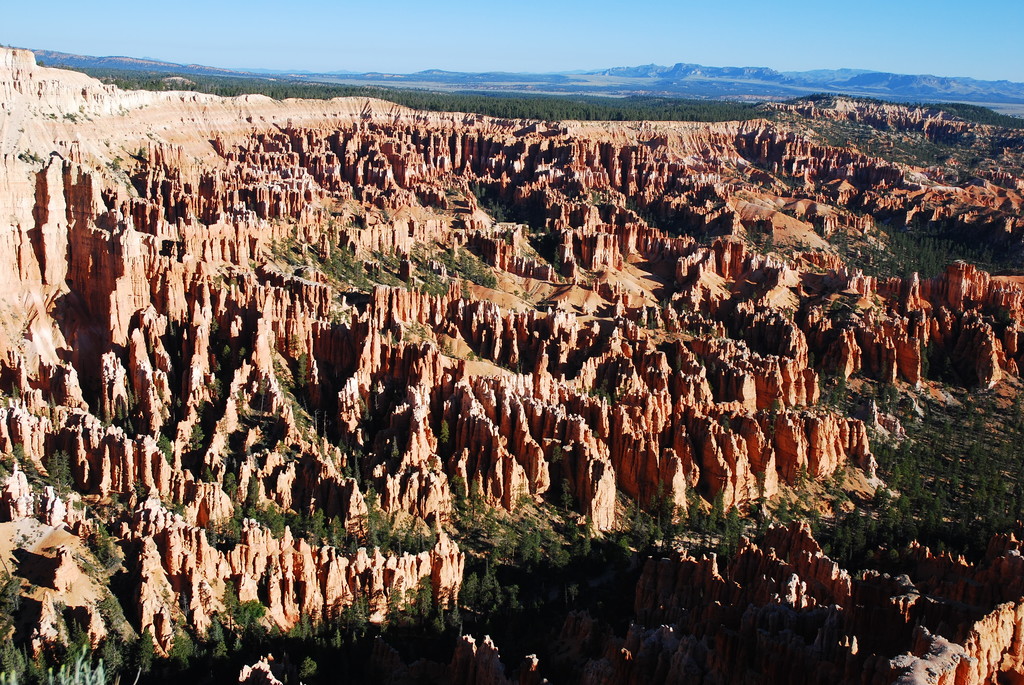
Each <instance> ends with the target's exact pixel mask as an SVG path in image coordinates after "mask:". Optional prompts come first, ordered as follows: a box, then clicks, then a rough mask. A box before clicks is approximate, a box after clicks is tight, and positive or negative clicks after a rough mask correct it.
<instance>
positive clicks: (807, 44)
mask: <svg viewBox="0 0 1024 685" xmlns="http://www.w3.org/2000/svg"><path fill="white" fill-rule="evenodd" d="M0 43H3V44H6V45H17V46H21V47H31V48H44V49H51V50H60V51H64V52H75V53H80V54H89V55H129V56H133V57H153V58H157V59H162V60H167V61H172V62H192V63H199V64H208V65H213V66H222V67H232V68H238V67H248V68H280V69H296V70H298V69H305V70H317V71H335V70H351V71H371V70H373V71H392V72H411V71H418V70H420V69H432V68H437V69H449V70H457V71H488V70H503V71H563V70H572V69H596V68H602V67H611V66H634V65H639V64H649V63H656V64H674V63H676V62H697V63H700V64H707V65H711V66H768V67H773V68H775V69H779V70H782V71H785V70H799V69H813V68H838V67H855V68H863V69H876V70H880V71H894V72H898V73H913V74H919V73H931V74H937V75H941V76H973V77H975V78H982V79H1009V80H1013V81H1024V2H1022V1H1021V0H989V1H988V2H984V3H980V2H979V3H964V2H962V1H961V2H951V1H949V0H932V1H931V2H922V1H920V0H887V1H885V2H881V1H878V0H858V1H856V2H834V1H832V0H818V1H816V2H809V1H804V0H789V1H786V2H767V1H762V2H750V1H747V0H737V1H734V2H728V3H727V2H721V1H719V2H715V1H714V0H704V1H702V2H693V1H691V0H674V1H673V0H638V1H635V2H631V3H625V2H610V1H608V0H588V1H585V2H584V1H579V0H569V1H564V2H559V1H558V0H548V1H546V2H544V1H539V0H521V1H519V2H509V3H487V2H486V1H484V2H469V1H468V0H439V1H437V2H434V3H428V2H422V1H421V2H413V1H407V0H394V1H392V2H381V1H380V0H376V1H374V2H368V1H366V0H364V1H363V2H358V3H356V2H350V1H348V0H343V1H337V2H330V1H328V0H299V1H298V2H292V3H284V2H266V1H265V0H250V1H248V2H237V1H232V2H216V1H214V0H207V1H205V2H200V1H196V0H183V1H181V2H177V3H151V2H138V1H136V2H102V1H97V2H88V1H86V0H74V1H71V2H69V1H66V0H51V1H49V2H41V1H39V0H36V1H35V2H12V3H10V4H9V6H8V7H7V8H5V10H4V17H3V21H2V23H0Z"/></svg>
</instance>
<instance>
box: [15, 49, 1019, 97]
mask: <svg viewBox="0 0 1024 685" xmlns="http://www.w3.org/2000/svg"><path fill="white" fill-rule="evenodd" d="M34 52H35V54H36V57H37V59H39V60H40V61H42V62H43V63H45V64H48V65H52V66H67V67H71V68H75V69H118V70H129V71H142V72H154V73H164V74H175V75H181V76H188V75H207V76H231V77H254V78H276V79H292V80H296V81H305V82H321V83H348V84H364V85H381V86H390V87H407V88H426V89H432V90H449V91H450V90H470V91H478V92H495V93H552V94H574V93H575V94H587V95H609V96H624V95H656V96H670V97H671V96H675V97H698V98H728V99H737V100H764V99H782V98H793V97H800V96H802V95H807V94H810V93H816V92H831V93H842V94H846V95H855V96H861V97H874V98H881V99H888V100H901V101H908V100H909V101H937V102H970V103H976V104H986V105H999V104H1013V105H1021V104H1024V83H1014V82H1012V81H981V80H978V79H973V78H966V77H946V76H931V75H920V74H919V75H908V74H892V73H888V72H880V71H867V70H863V69H816V70H813V71H788V72H780V71H775V70H774V69H769V68H767V67H708V66H704V65H701V64H683V63H680V64H674V65H672V66H661V65H657V64H647V65H643V66H637V67H613V68H611V69H599V70H595V71H586V72H564V73H550V74H525V73H524V74H517V73H505V72H485V73H471V72H454V71H443V70H440V69H430V70H427V71H420V72H416V73H413V74H389V73H374V72H371V73H352V72H345V71H337V72H330V73H314V72H290V71H274V70H268V69H252V70H232V69H220V68H217V67H209V66H202V65H198V64H175V63H172V62H161V61H158V60H152V59H139V58H134V57H90V56H85V55H73V54H68V53H63V52H54V51H51V50H34Z"/></svg>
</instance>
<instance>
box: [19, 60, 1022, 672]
mask: <svg viewBox="0 0 1024 685" xmlns="http://www.w3.org/2000/svg"><path fill="white" fill-rule="evenodd" d="M0 92H2V95H3V97H2V101H0V155H2V157H0V217H3V219H4V222H5V223H4V226H3V232H2V234H0V292H2V296H0V390H2V391H3V404H2V406H0V451H2V452H3V459H2V467H3V473H2V474H0V476H2V478H0V521H2V522H0V558H2V560H3V561H4V565H3V577H2V579H0V580H2V583H0V584H2V587H0V590H2V592H0V612H2V617H3V620H4V623H3V625H4V629H5V630H6V631H7V634H8V635H9V636H11V637H12V640H9V641H8V642H7V643H6V644H5V646H4V647H3V648H2V650H0V664H2V668H3V670H4V671H6V672H8V673H11V674H16V675H18V676H21V677H24V678H26V679H31V678H32V677H37V676H38V673H39V669H40V668H42V667H43V665H45V664H46V663H53V662H54V661H58V662H62V661H66V660H67V659H69V658H73V656H74V655H75V654H77V650H78V649H79V648H83V647H84V648H88V649H91V650H94V651H95V654H96V656H97V657H99V656H103V657H104V660H105V663H106V664H107V666H108V668H109V669H110V670H111V671H119V672H121V673H122V674H123V677H124V678H134V676H135V673H136V672H137V671H143V672H145V674H146V675H145V676H144V678H147V677H148V678H149V679H150V680H151V681H152V682H176V681H178V679H179V678H181V677H183V674H187V675H188V677H190V678H191V677H194V678H195V679H196V680H197V682H220V681H222V680H223V679H225V678H228V679H231V680H235V679H237V678H238V672H239V669H242V667H243V665H245V669H244V670H243V672H242V678H243V680H245V681H246V682H253V683H257V682H271V683H272V682H279V681H280V682H299V681H300V680H301V681H303V682H310V683H316V682H323V683H333V682H348V681H350V680H351V681H353V682H395V683H398V682H449V683H492V682H493V683H502V682H513V681H516V680H518V681H519V682H521V683H534V682H543V681H544V680H545V679H548V680H550V681H551V682H579V683H633V682H635V683H641V682H694V683H698V682H701V683H703V682H706V683H719V682H765V683H767V682H808V683H826V682H827V683H834V682H851V683H853V682H856V683H888V682H905V683H925V682H933V683H957V684H963V683H983V682H1019V681H1020V680H1021V679H1022V678H1024V644H1022V642H1024V586H1022V582H1024V581H1022V579H1024V562H1022V560H1021V543H1020V542H1019V540H1018V537H1015V534H1016V535H1017V536H1019V535H1020V531H1019V530H1018V529H1017V528H1016V523H1017V521H1018V519H1019V518H1020V516H1021V506H1022V503H1024V495H1022V494H1021V483H1020V482H1018V481H1019V479H1020V474H1019V456H1018V454H1017V451H1016V450H1017V447H1018V446H1019V442H1018V441H1017V439H1018V437H1019V436H1020V427H1021V426H1022V425H1024V421H1021V419H1020V417H1021V411H1020V405H1019V403H1018V402H1017V399H1016V398H1017V395H1018V391H1019V381H1018V376H1019V373H1020V365H1021V363H1022V362H1024V328H1022V325H1024V280H1022V278H1024V277H1022V276H1020V275H1018V274H1017V273H1016V272H1013V271H1009V270H1005V271H1000V272H998V273H989V272H987V271H985V270H982V269H981V268H979V267H978V266H977V265H975V264H972V263H969V262H967V261H954V260H953V259H946V257H955V256H957V255H958V254H959V253H958V252H957V250H961V251H962V252H963V254H964V255H966V256H971V255H973V254H975V253H977V254H982V253H984V254H985V261H986V263H987V264H991V265H993V266H995V267H1000V268H1001V267H1005V266H1007V265H1011V264H1014V263H1019V262H1020V256H1021V254H1022V245H1024V241H1022V239H1024V215H1022V204H1024V180H1022V176H1021V161H1022V159H1024V138H1022V137H1021V136H1020V133H1019V132H1014V131H1009V130H1004V129H999V128H996V127H993V126H985V125H980V124H973V123H969V122H965V121H963V120H960V119H957V118H956V117H953V116H951V115H949V114H946V113H943V112H936V111H932V110H927V109H913V108H906V107H901V106H896V105H882V104H878V103H865V102H858V101H853V100H844V99H839V100H836V101H833V102H820V101H819V102H807V103H804V104H803V105H773V107H774V108H775V109H776V110H777V111H778V112H781V113H782V114H784V115H785V116H784V117H783V118H779V119H775V120H773V121H766V120H753V121H745V122H726V123H716V124H699V123H648V122H637V123H599V122H597V123H595V122H591V123H579V122H547V123H545V122H537V121H524V120H501V119H492V118H487V117H483V116H478V115H474V114H456V113H451V114H443V113H423V112H419V111H415V110H410V109H405V108H402V107H399V106H397V105H393V104H390V103H387V102H383V101H375V100H367V99H365V98H353V99H336V100H329V101H300V100H288V101H283V102H278V101H274V100H271V99H270V98H266V97H262V96H255V95H253V96H242V97H239V98H220V97H216V96H213V95H204V94H199V93H175V92H137V91H121V90H118V89H116V88H114V87H113V86H105V85H102V84H101V83H99V82H98V81H95V80H93V79H90V78H88V77H86V76H84V75H81V74H75V73H73V72H68V71H63V70H55V69H47V68H42V67H39V66H37V65H36V64H35V62H34V59H33V57H32V55H31V53H28V52H25V51H15V50H0ZM982 152H983V153H984V154H983V155H982V154H981V153H982ZM890 153H891V154H890ZM979 155H980V156H979ZM921 235H923V236H925V238H922V239H921V241H920V242H917V243H914V242H908V241H913V240H918V237H917V236H921ZM940 248H941V249H940ZM900 250H902V251H903V252H900ZM909 253H912V257H913V259H914V260H916V261H912V262H906V261H904V262H899V263H895V262H893V255H897V256H898V255H904V254H909ZM908 259H909V257H908ZM947 262H948V263H947ZM908 263H912V264H913V265H914V266H915V268H914V269H910V270H908V269H905V268H903V267H906V266H907V264H908ZM929 269H930V271H928V270H929ZM920 271H924V273H919V272H920ZM973 398H982V400H983V401H985V402H990V403H991V404H992V405H993V406H995V407H997V408H998V412H1001V413H988V414H985V415H984V417H983V419H979V421H980V423H977V424H976V427H975V428H974V432H976V433H978V434H981V433H986V432H987V433H988V434H989V435H990V437H991V439H992V440H993V441H994V442H992V444H991V446H990V447H991V449H988V450H987V451H985V450H978V454H976V455H975V454H974V452H972V451H971V450H972V449H973V448H971V447H970V445H968V444H967V443H966V442H964V441H963V440H964V439H963V438H960V437H958V438H953V437H952V432H955V431H954V430H953V427H955V426H958V425H961V424H959V423H957V421H961V422H962V423H963V425H967V424H968V423H969V422H970V421H972V419H971V416H973V415H974V414H977V415H978V416H982V415H981V414H979V413H978V412H977V411H975V410H974V409H972V410H971V411H966V410H965V411H966V413H965V414H964V416H961V415H960V414H959V413H958V412H959V408H963V407H975V406H976V405H973V404H971V402H973V401H974V399H973ZM977 406H980V405H977ZM993 411H995V410H993ZM972 412H974V413H973V414H972ZM936 417H939V418H936ZM941 417H945V418H942V420H944V421H946V422H947V423H946V424H942V425H947V426H949V427H950V428H949V430H950V431H951V433H950V436H948V437H947V438H946V439H944V440H941V441H934V437H935V435H939V434H940V433H939V432H937V431H938V430H939V429H937V428H936V429H935V430H933V428H934V427H935V426H939V425H940V424H939V423H938V422H939V420H940V418H941ZM958 435H959V433H958ZM961 448H962V449H961ZM911 454H914V455H918V456H917V457H916V458H917V459H918V461H917V462H915V463H917V464H919V472H918V473H916V474H909V473H908V472H907V468H906V464H908V463H910V462H909V461H908V460H909V459H910V456H909V455H911ZM921 455H928V459H925V458H924V457H922V456H921ZM964 455H968V456H970V458H971V459H974V460H976V462H977V464H973V465H972V463H971V462H970V461H966V459H967V457H965V456H964ZM986 455H987V456H986ZM993 455H994V456H993ZM932 457H934V458H932ZM962 460H964V462H963V465H961V461H962ZM983 460H984V463H985V464H986V465H987V466H985V468H984V469H983V468H982V467H981V466H980V464H981V463H982V461H983ZM948 462H952V463H953V464H954V467H955V468H953V469H952V470H950V471H949V472H948V477H947V476H946V474H945V472H943V471H942V469H939V468H937V467H935V464H946V463H948ZM980 473H984V474H986V475H985V479H984V480H982V479H980V478H979V477H976V476H977V474H980ZM972 474H974V475H972ZM911 476H914V477H916V480H917V482H918V486H919V487H918V489H916V490H915V486H914V483H913V480H914V479H913V478H912V477H911ZM921 484H923V485H921ZM921 488H924V489H923V490H922V489H921ZM933 491H934V492H933ZM939 491H941V492H942V493H946V494H944V495H943V497H948V500H949V502H951V505H950V506H951V507H952V506H954V505H955V506H957V507H959V508H958V509H956V510H953V509H950V510H949V511H945V512H943V511H933V510H931V509H928V510H927V511H926V510H924V509H922V508H921V507H923V506H924V505H921V507H918V503H921V502H929V501H945V500H942V499H941V498H940V497H939V496H938V495H936V494H935V492H939ZM983 507H987V508H989V509H990V510H991V511H992V512H998V516H996V515H995V514H991V515H989V509H983ZM961 509H962V510H963V511H972V512H974V513H977V514H978V515H979V516H980V518H979V520H978V521H973V520H971V521H969V520H966V519H965V518H963V517H962V516H963V512H962V511H961ZM958 531H959V533H958ZM963 531H970V534H971V535H973V537H974V539H973V540H961V538H960V537H957V535H954V533H957V534H958V535H959V534H962V533H963ZM816 538H817V539H816ZM915 538H918V539H920V540H922V541H923V542H924V543H926V544H933V545H934V546H933V548H931V549H929V547H925V546H924V545H923V544H921V543H919V542H916V541H914V539H915ZM875 542H877V543H878V544H875ZM872 545H874V548H873V549H871V546H872ZM844 566H846V567H847V568H844ZM470 634H472V637H471V636H470ZM485 634H486V635H489V636H490V637H486V636H485ZM492 638H493V639H492ZM500 650H504V653H505V654H506V657H505V658H504V659H502V657H501V656H500V655H499V653H500ZM269 652H273V653H274V654H275V655H276V657H277V658H273V659H272V658H266V659H261V657H263V656H264V655H267V654H268V653H269ZM531 652H532V654H531ZM246 664H248V665H246ZM340 669H345V670H344V671H342V670H340ZM343 673H348V675H345V676H343V675H342V674H343ZM33 674H35V675H33Z"/></svg>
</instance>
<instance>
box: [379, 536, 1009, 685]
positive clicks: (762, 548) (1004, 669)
mask: <svg viewBox="0 0 1024 685" xmlns="http://www.w3.org/2000/svg"><path fill="white" fill-rule="evenodd" d="M1022 563H1024V562H1022V558H1021V554H1020V543H1019V542H1018V541H1017V540H1016V538H1013V537H1012V536H1009V537H1005V538H997V539H994V540H993V541H992V544H991V545H990V547H989V553H988V554H987V555H986V557H985V558H984V559H983V560H982V561H981V562H980V563H979V564H976V565H971V564H967V563H966V562H964V561H963V560H962V559H959V560H958V559H953V558H951V557H949V556H948V555H934V554H932V553H931V552H930V551H929V550H928V549H927V548H922V547H913V548H911V549H910V550H909V551H908V552H907V553H906V554H905V556H904V558H903V559H901V560H900V561H899V562H897V563H896V566H899V567H900V568H902V569H903V570H904V571H905V572H904V573H901V574H899V575H889V574H881V573H878V572H876V571H868V572H864V573H862V574H860V575H858V576H851V575H850V574H849V573H848V572H847V571H846V570H844V569H843V568H841V567H840V565H839V564H837V563H836V562H835V561H833V560H832V559H830V558H829V557H827V556H826V555H824V554H823V553H822V551H821V548H820V547H819V546H818V544H817V542H816V541H815V540H814V538H813V537H812V536H811V534H810V530H809V529H808V527H807V526H806V524H799V523H795V524H792V525H791V526H789V527H772V528H770V529H769V530H768V532H767V534H766V535H765V536H764V538H763V540H762V542H761V543H760V544H754V543H752V542H750V541H749V540H747V539H745V538H744V539H743V540H742V542H741V544H740V546H739V549H738V550H737V552H736V553H735V555H734V556H733V557H731V558H719V557H717V556H715V555H713V554H712V555H710V556H702V557H700V558H694V557H692V556H689V555H687V554H685V553H684V554H677V555H674V556H672V557H669V558H660V559H657V558H656V559H649V560H648V561H647V562H646V564H645V565H644V567H643V571H642V573H641V575H640V578H639V580H638V581H637V583H636V588H635V601H634V608H633V617H632V622H631V624H630V626H629V629H628V630H627V631H626V632H625V634H616V632H615V629H613V628H612V627H611V626H609V625H607V624H605V623H603V622H602V621H600V620H597V619H595V618H592V617H591V616H589V615H588V614H586V613H583V612H574V613H570V614H569V615H568V616H567V618H566V620H565V623H564V625H563V626H562V629H561V632H560V635H559V637H558V640H557V642H556V643H555V644H554V645H553V646H552V648H551V650H550V652H549V654H548V655H547V656H546V659H547V661H545V659H538V658H537V657H536V656H530V657H528V658H527V659H526V660H525V661H524V662H523V663H522V664H520V665H518V666H516V665H515V664H506V663H503V662H502V660H501V656H500V653H499V650H498V646H496V645H495V644H494V643H493V642H492V641H491V640H490V638H484V640H483V641H482V642H479V643H478V642H477V641H476V640H474V639H473V638H471V637H466V638H463V641H462V642H460V644H459V645H458V646H457V647H456V649H455V653H454V656H453V658H452V660H451V662H450V663H449V664H447V665H445V664H439V663H429V662H417V663H415V664H412V665H407V664H404V663H403V662H402V660H401V658H400V657H399V656H398V655H397V653H395V652H394V651H393V650H391V649H390V648H388V647H386V646H385V645H378V648H377V649H375V651H374V655H373V662H374V664H375V668H376V669H378V670H377V673H379V674H380V676H381V678H382V679H383V680H384V681H386V682H395V683H404V682H448V683H479V682H488V683H492V682H493V683H513V682H519V683H534V682H541V681H540V680H539V678H540V677H541V675H542V674H544V673H567V672H570V671H571V672H572V673H573V674H574V675H575V678H574V681H578V682H581V683H593V684H597V683H650V682H666V683H690V682H693V683H706V682H757V683H783V682H785V683H822V682H836V683H847V682H848V683H878V684H879V685H881V684H883V683H902V684H906V685H911V684H915V685H916V684H920V685H924V684H926V683H928V684H946V683H958V684H973V683H994V682H1016V679H1017V678H1019V674H1020V673H1021V654H1022V642H1021V640H1022V637H1021V636H1022V634H1024V633H1022V630H1024V623H1022V620H1024V605H1022V600H1021V580H1020V579H1021V576H1020V571H1021V565H1022Z"/></svg>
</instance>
